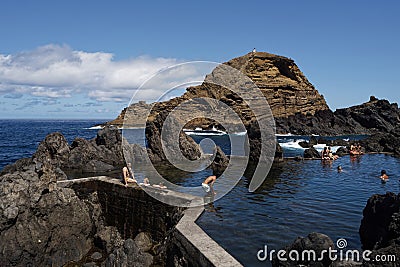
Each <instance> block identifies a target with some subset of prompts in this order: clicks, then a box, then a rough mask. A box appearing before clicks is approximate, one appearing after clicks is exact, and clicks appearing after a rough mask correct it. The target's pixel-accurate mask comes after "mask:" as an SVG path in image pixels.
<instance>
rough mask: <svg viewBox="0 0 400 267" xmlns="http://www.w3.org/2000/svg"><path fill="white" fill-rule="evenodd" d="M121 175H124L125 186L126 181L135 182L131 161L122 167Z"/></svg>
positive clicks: (126, 184)
mask: <svg viewBox="0 0 400 267" xmlns="http://www.w3.org/2000/svg"><path fill="white" fill-rule="evenodd" d="M122 175H123V177H124V181H125V186H128V183H136V180H135V177H134V175H133V171H132V164H131V163H128V164H127V166H125V167H124V168H122Z"/></svg>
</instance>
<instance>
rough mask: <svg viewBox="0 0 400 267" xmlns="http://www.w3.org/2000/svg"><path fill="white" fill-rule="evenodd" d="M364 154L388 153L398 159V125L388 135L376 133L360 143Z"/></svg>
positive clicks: (399, 151)
mask: <svg viewBox="0 0 400 267" xmlns="http://www.w3.org/2000/svg"><path fill="white" fill-rule="evenodd" d="M360 144H361V145H362V146H363V147H364V148H365V150H366V152H389V153H393V154H394V155H395V156H398V157H400V124H398V125H397V126H395V127H394V128H393V129H392V130H391V131H390V132H389V133H385V132H382V133H376V134H373V135H371V136H369V137H368V138H366V139H364V140H362V141H360Z"/></svg>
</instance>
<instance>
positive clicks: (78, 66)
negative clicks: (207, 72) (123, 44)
mask: <svg viewBox="0 0 400 267" xmlns="http://www.w3.org/2000/svg"><path fill="white" fill-rule="evenodd" d="M179 62H180V61H179V60H177V59H174V58H151V57H147V56H142V57H138V58H134V59H129V60H122V61H116V60H114V59H113V55H112V54H110V53H105V52H94V53H90V52H84V51H74V50H72V49H71V48H70V47H68V46H65V45H63V46H60V45H54V44H50V45H46V46H42V47H38V48H37V49H35V50H32V51H27V52H20V53H17V54H13V55H4V54H0V95H11V96H12V95H15V96H17V95H21V94H23V95H31V96H35V97H43V98H61V97H67V98H68V97H72V96H73V95H75V94H83V95H87V96H88V97H90V98H92V99H95V100H97V101H129V100H130V99H131V97H132V94H133V93H134V92H135V90H136V88H138V87H139V86H140V85H141V84H142V83H143V82H144V81H146V80H147V79H149V78H150V77H151V76H152V75H153V74H154V73H156V72H157V71H159V70H161V69H165V68H167V67H169V66H171V65H175V64H177V63H179ZM174 71H175V72H177V71H178V73H175V74H174V76H171V75H167V76H168V77H166V78H165V79H163V77H160V78H159V79H157V80H154V82H155V83H154V82H153V83H152V84H151V88H143V90H142V91H141V92H140V93H139V94H138V96H140V98H141V100H154V97H155V96H157V95H160V92H163V90H165V88H166V87H168V86H171V85H172V84H176V80H179V81H181V82H182V83H183V82H187V81H193V79H196V80H198V79H200V80H202V79H203V78H204V74H203V73H199V71H197V70H196V69H191V68H187V69H184V67H182V68H181V70H180V71H179V69H175V70H174ZM174 77H175V78H176V80H174V79H175V78H174ZM171 79H172V80H174V81H173V82H171ZM31 104H32V103H31Z"/></svg>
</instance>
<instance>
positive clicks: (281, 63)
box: [108, 52, 329, 128]
mask: <svg viewBox="0 0 400 267" xmlns="http://www.w3.org/2000/svg"><path fill="white" fill-rule="evenodd" d="M224 64H225V65H227V66H230V67H232V68H235V69H237V70H239V71H240V72H242V73H243V74H244V75H246V76H248V77H249V78H250V79H251V80H252V81H253V82H254V83H255V85H256V86H257V87H258V88H259V89H260V90H261V92H262V94H263V95H264V96H265V98H266V100H267V101H268V103H269V105H270V108H271V110H272V114H273V115H274V117H276V118H286V117H288V116H291V115H295V114H303V115H314V114H315V112H317V111H321V110H322V111H323V110H329V107H328V106H327V104H326V102H325V99H324V97H323V96H322V95H320V94H319V93H318V91H317V90H316V89H315V88H314V86H313V85H312V84H311V83H310V82H309V81H308V80H307V78H306V77H305V76H304V74H303V73H302V72H301V71H300V69H299V68H298V66H297V65H296V64H295V63H294V61H293V60H292V59H289V58H286V57H282V56H278V55H273V54H269V53H265V52H256V53H248V54H246V55H244V56H241V57H238V58H234V59H232V60H230V61H228V62H225V63H224ZM213 74H214V71H213V73H211V74H210V75H208V77H206V79H205V81H204V82H203V83H202V84H201V85H199V86H194V87H189V88H187V91H186V93H185V94H184V95H182V96H181V97H177V98H174V99H171V100H169V101H164V102H158V103H154V105H151V104H145V103H143V102H139V103H134V104H133V105H131V106H130V107H129V112H130V113H132V114H134V116H131V117H130V118H132V119H129V120H127V121H126V122H125V123H127V124H128V125H135V124H136V121H140V120H143V119H144V120H145V119H146V118H144V117H143V114H145V113H146V111H147V112H148V111H149V110H150V109H153V110H152V115H151V116H150V118H149V119H150V120H151V119H152V117H153V115H154V114H157V113H159V112H161V111H165V110H167V111H171V110H172V109H173V108H175V107H176V106H178V105H179V104H180V103H182V102H183V101H185V100H189V99H193V98H196V97H209V98H213V99H216V100H219V101H221V102H223V103H225V104H227V105H228V106H230V107H231V108H232V109H233V110H235V112H236V113H237V114H238V115H239V117H240V118H241V119H242V120H243V123H244V124H245V125H246V126H247V125H248V124H249V123H250V121H251V120H252V119H253V118H254V114H253V112H252V110H251V109H250V108H249V107H248V106H247V105H246V103H245V102H244V101H243V99H241V98H240V97H239V96H237V95H236V94H235V93H233V92H232V91H230V90H229V88H224V87H222V86H219V85H215V84H212V83H209V82H207V81H208V80H210V77H211V76H212V75H213ZM192 112H193V109H189V110H186V113H185V112H184V113H185V114H188V115H189V114H191V113H192ZM221 112H224V111H223V110H222V111H221ZM125 113H126V109H124V110H123V111H122V112H121V114H120V115H119V116H118V118H117V119H115V120H113V121H111V122H109V123H108V124H113V125H118V126H122V122H123V118H124V115H125ZM182 117H183V118H184V117H185V116H182ZM224 122H225V123H228V124H229V123H233V122H230V121H224ZM210 124H214V123H212V122H210V121H209V120H202V119H197V120H194V121H192V122H191V123H189V124H188V125H187V127H190V128H194V127H204V128H207V127H210Z"/></svg>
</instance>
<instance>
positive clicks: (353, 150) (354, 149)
mask: <svg viewBox="0 0 400 267" xmlns="http://www.w3.org/2000/svg"><path fill="white" fill-rule="evenodd" d="M362 154H364V152H363V148H362V146H361V145H360V144H359V143H356V144H351V145H350V155H362Z"/></svg>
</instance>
